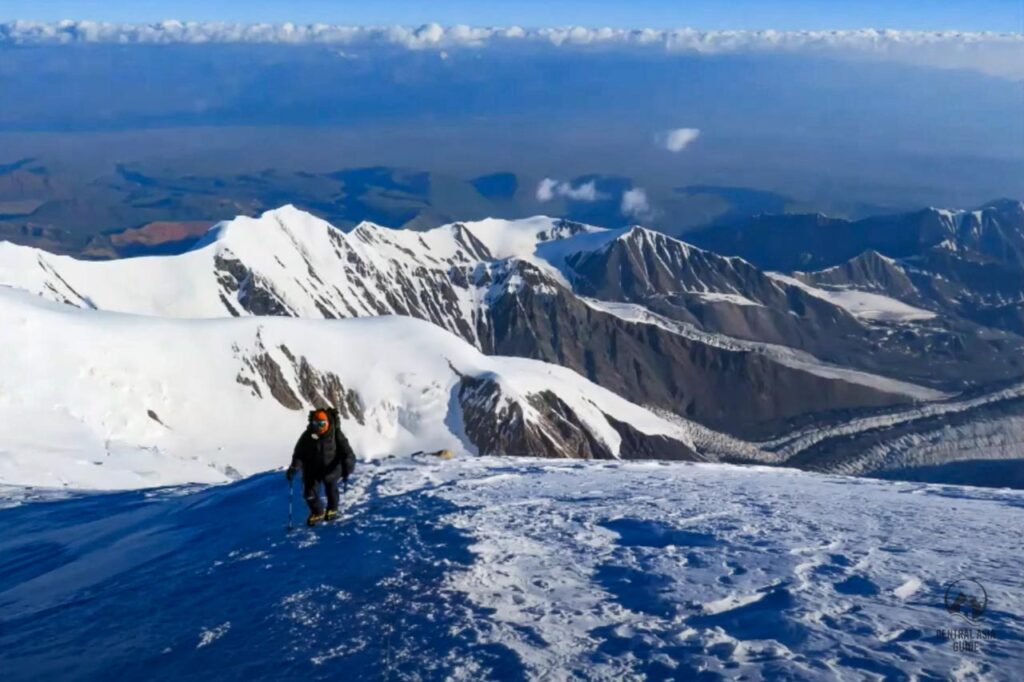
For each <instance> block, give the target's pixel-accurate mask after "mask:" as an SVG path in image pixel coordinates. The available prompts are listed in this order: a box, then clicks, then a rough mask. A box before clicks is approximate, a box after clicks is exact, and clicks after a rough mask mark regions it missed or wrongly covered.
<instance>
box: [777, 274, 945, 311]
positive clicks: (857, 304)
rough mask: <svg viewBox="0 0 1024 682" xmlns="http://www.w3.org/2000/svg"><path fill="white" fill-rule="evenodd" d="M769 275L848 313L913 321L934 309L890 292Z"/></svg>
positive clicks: (781, 275)
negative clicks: (825, 285)
mask: <svg viewBox="0 0 1024 682" xmlns="http://www.w3.org/2000/svg"><path fill="white" fill-rule="evenodd" d="M768 274H769V276H770V277H772V278H773V279H776V280H778V281H779V282H781V283H783V284H786V285H788V286H794V287H800V288H801V289H803V290H804V291H806V292H807V293H809V294H811V295H812V296H815V297H817V298H820V299H823V300H826V301H828V302H829V303H832V304H833V305H837V306H839V307H840V308H845V309H846V310H848V311H849V312H850V314H852V315H855V316H857V317H860V318H862V319H865V320H886V321H892V322H915V321H921V320H931V319H933V318H934V317H935V313H933V312H931V311H930V310H923V309H921V308H915V307H914V306H912V305H908V304H906V303H904V302H903V301H898V300H896V299H895V298H891V297H889V296H883V295H882V294H875V293H871V292H868V291H857V290H856V289H821V288H818V287H812V286H811V285H809V284H806V283H804V282H801V281H800V280H798V279H796V278H795V277H790V276H789V275H783V274H780V273H777V272H772V273H768Z"/></svg>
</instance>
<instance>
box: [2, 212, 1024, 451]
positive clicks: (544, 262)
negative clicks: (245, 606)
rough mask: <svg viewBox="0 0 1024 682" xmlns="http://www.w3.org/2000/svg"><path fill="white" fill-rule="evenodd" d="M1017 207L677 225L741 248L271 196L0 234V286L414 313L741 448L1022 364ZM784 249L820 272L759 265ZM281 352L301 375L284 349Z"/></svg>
mask: <svg viewBox="0 0 1024 682" xmlns="http://www.w3.org/2000/svg"><path fill="white" fill-rule="evenodd" d="M1021 215H1024V214H1022V213H1021V208H1020V204H1013V203H1012V202H1001V203H995V204H992V205H989V206H987V207H984V208H983V209H980V210H979V211H974V212H948V211H936V210H931V209H930V210H927V211H922V212H919V213H916V214H911V215H909V216H897V217H892V218H879V219H871V220H868V221H859V222H857V223H847V222H844V221H834V220H830V219H826V218H824V217H821V216H811V217H808V216H796V217H793V216H777V217H763V218H761V219H760V220H759V221H757V222H756V224H755V225H754V226H753V227H751V226H749V225H748V226H747V228H746V230H744V229H742V228H740V227H729V228H716V229H715V230H714V231H709V232H706V233H699V234H697V235H695V237H696V238H697V239H696V241H698V242H701V243H702V244H707V243H708V242H715V241H716V240H718V242H720V243H722V244H724V245H725V246H724V247H723V248H724V249H725V250H726V252H727V253H728V252H729V251H728V248H729V246H730V245H732V246H733V247H735V248H734V252H736V251H739V252H740V253H742V255H743V257H742V258H741V257H738V256H736V255H720V254H719V253H715V252H714V251H710V250H707V249H705V248H699V247H697V246H694V245H692V244H689V243H686V242H683V241H680V240H678V239H674V238H672V237H669V236H666V235H664V234H661V233H657V232H653V231H650V230H646V229H644V228H640V227H634V228H630V229H626V230H602V229H598V228H593V227H589V226H586V225H582V224H580V223H574V222H570V221H562V220H553V219H549V218H533V219H528V220H523V221H499V220H485V221H479V222H471V223H453V224H451V225H446V226H443V227H441V228H436V229H433V230H429V231H425V232H414V231H408V230H391V229H387V228H382V227H379V226H376V225H372V224H369V223H364V224H362V225H359V226H357V227H356V228H354V229H352V230H350V231H348V232H343V231H340V230H337V229H336V228H334V227H332V226H331V225H329V224H327V223H325V222H323V221H321V220H318V219H316V218H313V217H312V216H310V215H308V214H305V213H302V212H301V211H297V210H295V209H292V208H289V207H286V208H283V209H279V210H276V211H271V212H268V213H266V214H264V215H263V216H262V217H260V218H258V219H248V218H239V219H236V220H234V221H230V222H228V223H223V224H221V225H219V226H218V227H216V228H214V229H213V230H212V231H211V232H210V233H209V235H208V236H207V237H206V238H205V239H204V240H202V241H201V242H200V244H199V245H197V247H196V248H195V249H193V250H192V251H189V252H188V253H185V254H183V255H180V256H167V257H158V258H141V259H129V260H119V261H109V262H102V263H99V262H94V263H86V262H82V261H75V260H72V259H70V258H66V257H57V256H52V255H50V254H46V253H45V252H41V251H37V250H34V249H27V248H24V247H13V246H11V245H6V246H5V245H0V283H3V284H7V285H9V286H14V287H17V288H21V289H26V290H28V291H31V292H32V293H35V294H38V295H41V296H44V297H46V298H50V299H52V300H57V301H62V302H66V303H70V304H71V305H75V306H78V307H82V308H98V309H101V310H113V311H120V312H132V313H140V314H146V315H161V316H172V317H225V316H235V317H247V316H283V317H301V318H327V319H334V318H356V317H372V316H379V315H404V316H409V317H416V318H420V319H423V320H427V321H429V322H431V323H433V324H434V325H436V326H438V327H440V328H442V329H445V330H447V331H449V332H451V333H453V334H455V335H457V336H458V337H460V338H461V339H463V340H464V341H466V342H468V343H469V344H471V345H473V346H475V347H476V348H477V349H479V350H481V351H483V352H484V353H487V354H491V355H507V356H519V357H523V358H531V359H535V360H541V361H544V362H548V363H554V364H557V365H561V366H563V367H566V368H569V369H571V370H574V371H575V372H577V373H578V374H580V375H582V376H583V377H586V378H587V379H588V380H590V381H592V382H594V383H595V384H597V385H599V386H602V387H604V388H605V389H608V390H610V391H612V392H614V393H616V394H618V395H619V396H622V397H623V398H626V399H627V400H629V401H631V402H632V403H635V404H640V405H649V406H652V407H654V408H656V409H657V410H660V411H663V412H664V413H665V414H670V415H674V416H675V418H682V419H686V420H692V421H693V422H695V423H696V424H699V425H701V426H703V427H706V428H708V429H711V430H712V431H713V432H717V433H720V434H723V436H724V437H738V438H742V439H748V440H750V439H753V440H758V441H760V440H765V439H768V440H771V439H777V438H783V437H785V435H786V434H789V433H792V432H793V431H794V429H804V428H810V429H814V428H822V429H827V428H833V427H835V426H836V425H837V424H842V423H845V422H846V421H848V420H849V419H851V418H860V416H863V415H870V414H874V413H875V412H877V411H879V410H882V411H887V410H894V409H896V410H898V409H904V408H905V409H913V408H914V406H915V405H919V404H923V403H930V402H934V401H943V400H948V399H951V398H952V397H953V396H954V394H957V393H960V392H963V391H982V392H984V391H985V390H986V387H987V386H990V385H995V384H999V383H1001V382H1006V381H1012V380H1014V379H1018V378H1021V377H1024V338H1022V337H1021V336H1020V335H1019V334H1018V333H1017V332H1018V331H1019V328H1018V325H1019V324H1020V322H1021V320H1022V319H1024V316H1022V315H1021V314H1020V302H1021V300H1024V296H1021V295H1019V292H1022V291H1024V286H1020V281H1019V278H1020V273H1019V272H1018V271H1017V270H1016V269H1015V268H1017V263H1018V260H1019V254H1020V240H1019V239H1018V236H1019V235H1020V234H1021V229H1020V225H1018V222H1024V220H1021ZM805 233H806V235H807V238H806V239H804V238H803V237H801V235H804V234H805ZM769 236H770V237H771V238H770V239H769ZM780 236H781V238H780ZM794 245H797V246H794ZM762 246H763V247H764V251H759V250H758V249H759V248H761V247H762ZM862 246H864V247H865V248H863V249H862V248H861V247H862ZM794 249H802V250H804V252H803V255H800V254H794V253H793V251H794ZM858 249H860V250H858ZM807 254H809V255H807ZM847 254H852V255H850V257H849V258H846V259H845V260H844V259H841V256H846V255H847ZM787 259H788V260H787ZM796 263H799V264H820V265H823V266H827V267H824V268H823V269H819V270H816V271H814V270H810V269H808V268H806V267H803V268H798V269H794V271H792V272H790V274H788V275H783V274H779V273H774V272H770V271H767V270H765V269H762V267H763V266H765V265H768V266H778V265H780V264H785V265H793V264H796ZM993 273H996V274H993ZM999 273H1001V274H999ZM1015 287H1016V289H1015ZM1014 291H1018V294H1016V296H1017V297H1016V298H1015V297H1014V296H1015V294H1014ZM296 357H297V356H296ZM257 361H258V359H254V360H253V362H257ZM288 362H289V363H290V364H293V365H294V367H293V368H292V369H293V371H295V372H298V373H299V374H302V373H303V372H302V366H301V363H302V362H304V361H303V360H301V359H298V360H296V359H294V358H292V359H290V360H288ZM296 363H298V364H296ZM256 369H257V370H258V371H271V369H270V368H269V367H262V368H261V367H256ZM305 376H306V377H307V380H306V381H305V383H304V384H303V385H305V388H304V389H301V390H302V391H303V392H302V396H303V397H302V398H300V397H299V396H298V395H297V394H296V391H294V390H293V391H292V393H293V394H296V395H294V396H293V397H294V398H295V400H294V401H293V400H291V399H290V398H288V397H287V396H284V398H283V400H282V398H278V399H279V401H282V404H287V403H289V402H303V400H305V401H308V400H312V398H311V397H310V396H319V397H324V398H327V399H329V400H332V401H334V400H335V398H337V400H339V401H342V402H345V403H346V404H347V405H348V407H349V408H351V412H352V414H353V415H355V406H356V405H357V404H358V401H355V400H354V399H353V398H352V397H351V396H350V395H349V396H348V397H345V396H346V395H348V394H346V393H345V391H347V390H356V391H358V388H357V387H351V386H349V387H340V386H336V385H335V383H336V382H334V381H333V380H332V379H331V378H330V377H329V376H322V375H318V374H316V373H315V372H314V371H313V368H312V366H309V367H307V368H306V371H305ZM264 383H267V382H264ZM273 383H274V382H269V383H267V385H272V384H273ZM331 396H334V397H331ZM275 397H277V396H276V395H275ZM457 398H458V402H459V404H460V405H461V406H462V409H463V412H464V414H465V418H466V422H465V428H466V433H467V434H468V435H470V436H471V439H472V442H473V443H475V444H476V447H477V448H478V449H479V451H481V452H488V453H490V452H505V453H527V452H531V451H534V450H536V449H538V448H539V449H542V450H543V451H545V452H548V453H551V454H557V455H558V456H586V457H598V458H601V457H609V456H619V457H629V456H638V457H639V456H647V455H645V454H644V453H648V454H649V453H654V452H656V451H659V450H660V451H661V452H662V454H661V455H660V456H665V457H669V456H671V457H673V458H684V459H686V458H695V457H700V456H702V455H700V454H698V453H697V451H696V450H694V449H693V448H691V447H690V446H686V447H677V446H673V445H670V444H668V443H667V442H660V441H657V440H652V439H651V438H648V437H647V436H648V435H649V434H642V433H639V432H636V430H635V429H632V427H630V426H629V425H626V424H625V423H624V422H623V423H622V425H621V426H616V427H615V428H616V429H617V433H618V437H619V438H620V439H621V440H622V443H623V445H622V446H621V448H620V451H619V452H618V453H612V452H611V451H610V450H609V449H608V448H607V446H605V445H602V444H601V443H600V442H597V441H594V439H593V434H592V433H588V432H587V430H586V429H582V428H581V427H580V422H579V415H578V414H576V413H575V412H574V410H572V409H570V408H568V407H567V406H565V405H563V404H561V403H560V396H559V395H558V394H557V393H550V394H545V393H543V392H536V393H533V394H531V396H530V397H529V398H523V399H522V400H520V401H518V402H515V403H514V404H511V403H508V402H507V401H503V400H501V399H499V395H498V391H497V387H496V386H495V385H494V384H492V383H490V382H488V381H487V380H486V379H479V378H477V379H467V380H466V381H464V382H463V384H462V388H461V389H460V391H459V394H458V397H457ZM496 414H500V415H502V416H501V418H500V419H499V420H497V421H495V419H494V415H496ZM527 415H532V416H531V418H529V419H527ZM605 417H606V418H607V420H608V423H612V424H616V423H618V422H616V420H617V419H618V417H617V416H616V415H614V414H607V415H605ZM631 429H632V430H631ZM741 449H742V448H741ZM755 458H756V457H755ZM814 459H815V460H816V461H826V460H827V458H825V457H824V456H822V457H818V456H817V455H815V457H814ZM798 463H799V464H800V465H801V466H810V465H809V464H807V462H805V461H804V460H798Z"/></svg>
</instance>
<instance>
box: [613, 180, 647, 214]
mask: <svg viewBox="0 0 1024 682" xmlns="http://www.w3.org/2000/svg"><path fill="white" fill-rule="evenodd" d="M619 210H620V211H621V212H622V215H624V216H629V217H630V218H648V217H650V216H651V214H652V211H651V203H650V202H649V201H648V200H647V192H646V191H644V190H643V189H641V188H639V187H634V188H633V189H629V190H626V191H625V192H623V193H622V205H621V207H620V209H619Z"/></svg>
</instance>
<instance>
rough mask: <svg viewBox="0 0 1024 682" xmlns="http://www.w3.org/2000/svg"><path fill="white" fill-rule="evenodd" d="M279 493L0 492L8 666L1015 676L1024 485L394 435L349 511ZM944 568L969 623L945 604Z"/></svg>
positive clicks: (70, 673) (1, 616) (145, 675)
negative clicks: (33, 495)
mask: <svg viewBox="0 0 1024 682" xmlns="http://www.w3.org/2000/svg"><path fill="white" fill-rule="evenodd" d="M287 494H288V489H287V487H286V485H285V482H284V480H283V478H282V476H281V474H280V473H276V472H275V473H270V474H266V475H262V476H258V477H255V478H253V479H250V480H246V481H242V482H239V483H236V484H233V485H230V486H223V487H214V488H209V489H194V488H192V489H178V488H171V489H166V490H157V491H147V492H128V493H119V494H104V495H88V496H82V497H78V498H73V499H70V500H64V501H58V502H39V503H35V504H27V505H23V506H20V507H15V508H11V509H5V510H0V605H2V608H0V670H3V677H4V680H5V682H22V681H25V682H29V681H31V682H36V681H37V680H41V679H46V680H50V679H83V680H85V679H88V680H95V679H119V680H120V679H146V680H175V681H177V680H186V679H187V680H194V679H216V680H219V681H222V682H226V681H233V680H239V681H241V680H257V679H274V680H299V679H301V680H333V679H370V680H404V679H422V680H467V681H476V680H525V679H528V680H615V681H618V680H641V679H652V680H663V679H672V680H737V679H745V680H781V679H785V680H814V681H817V680H823V681H824V680H829V681H831V680H992V681H994V682H1001V681H1006V682H1010V681H1013V680H1017V679H1019V671H1020V670H1021V663H1022V662H1024V589H1022V587H1024V585H1022V584H1021V579H1020V571H1019V570H1018V568H1017V567H1018V564H1019V549H1020V547H1019V531H1020V528H1021V527H1022V526H1024V493H1021V492H1008V491H983V490H978V489H971V488H957V487H952V486H926V485H919V484H906V483H884V482H879V481H868V480H864V479H853V478H843V477H832V476H821V475H814V474H806V473H801V472H796V471H792V470H778V469H765V468H761V467H757V468H740V467H729V466H723V465H708V464H695V465H688V464H664V463H654V462H646V463H637V462H633V463H612V462H603V463H601V462H586V463H579V462H574V463H570V462H555V461H551V460H524V461H520V462H516V463H514V465H513V464H511V463H510V462H509V461H508V460H507V459H501V458H465V459H461V458H456V459H455V460H452V461H448V462H439V461H438V460H436V459H434V458H397V459H393V460H377V461H376V462H375V463H374V464H373V465H366V466H364V467H363V468H362V469H361V470H360V471H359V472H358V473H357V475H356V477H355V478H354V479H353V486H352V487H351V488H350V490H349V491H348V494H347V497H346V498H345V499H344V501H343V510H344V514H343V520H342V521H340V522H339V523H337V524H335V525H329V526H326V527H322V528H318V529H315V530H313V531H307V530H305V529H303V530H298V531H294V532H292V533H290V534H289V533H286V532H285V529H284V526H285V520H286V516H287ZM963 577H969V578H972V579H973V580H975V581H977V583H965V584H964V585H963V586H962V587H961V588H957V592H959V591H960V590H961V589H962V590H963V591H965V592H966V594H967V595H968V596H976V597H977V598H978V600H979V604H980V600H981V598H982V595H981V592H980V590H979V588H978V587H977V586H976V585H980V586H981V587H982V588H983V589H984V591H985V594H986V596H987V600H986V602H987V603H986V604H985V608H984V611H983V612H982V613H980V614H978V620H976V621H975V622H971V621H968V620H967V619H966V618H965V617H964V615H963V613H965V612H967V611H966V608H967V606H966V605H965V606H964V609H965V610H964V611H961V612H960V613H956V612H950V611H948V610H947V606H946V604H947V602H946V591H947V588H948V586H949V585H951V584H953V583H954V582H955V581H956V580H958V579H960V578H963ZM972 590H973V591H972ZM142 595H144V598H132V597H140V596H142ZM951 601H952V600H951ZM968 603H969V602H968ZM967 613H968V614H969V615H972V617H973V614H970V612H967ZM968 646H969V647H970V648H969V649H968V648H967V647H968Z"/></svg>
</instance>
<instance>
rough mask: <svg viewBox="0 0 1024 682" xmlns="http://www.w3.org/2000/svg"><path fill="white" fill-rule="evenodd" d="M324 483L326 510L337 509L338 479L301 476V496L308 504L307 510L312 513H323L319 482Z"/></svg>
mask: <svg viewBox="0 0 1024 682" xmlns="http://www.w3.org/2000/svg"><path fill="white" fill-rule="evenodd" d="M321 483H323V484H324V489H325V490H326V492H327V511H338V481H337V480H326V481H325V480H323V479H319V478H306V477H303V478H302V497H304V498H305V500H306V504H308V505H309V511H310V512H311V513H313V514H323V513H324V507H323V503H321V501H320V491H319V489H318V488H319V487H320V484H321Z"/></svg>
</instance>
